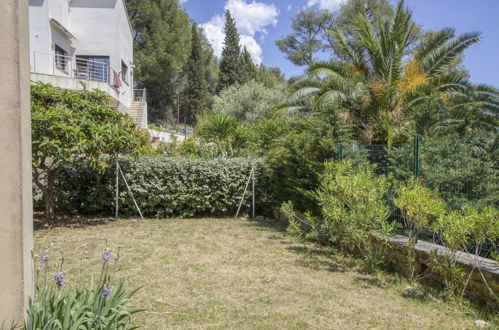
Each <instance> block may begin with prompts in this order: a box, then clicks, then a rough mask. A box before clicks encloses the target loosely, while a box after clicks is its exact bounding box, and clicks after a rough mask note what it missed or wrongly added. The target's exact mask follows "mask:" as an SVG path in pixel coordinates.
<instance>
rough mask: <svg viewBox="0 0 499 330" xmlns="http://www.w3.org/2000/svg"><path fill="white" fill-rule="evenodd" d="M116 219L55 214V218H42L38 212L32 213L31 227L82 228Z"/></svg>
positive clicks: (37, 228)
mask: <svg viewBox="0 0 499 330" xmlns="http://www.w3.org/2000/svg"><path fill="white" fill-rule="evenodd" d="M115 221H118V220H116V219H114V218H109V217H107V218H106V217H85V216H66V215H63V216H57V217H56V218H55V219H47V218H44V217H43V216H42V215H40V214H34V215H33V229H35V230H43V229H53V228H60V227H62V228H84V227H93V226H102V225H106V224H108V223H110V222H115Z"/></svg>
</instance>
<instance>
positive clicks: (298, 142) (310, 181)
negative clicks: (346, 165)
mask: <svg viewBox="0 0 499 330" xmlns="http://www.w3.org/2000/svg"><path fill="white" fill-rule="evenodd" d="M284 124H286V125H287V130H286V131H285V132H283V135H282V136H281V137H279V138H277V139H275V140H274V141H273V143H272V145H271V147H270V148H269V150H268V151H267V152H266V154H265V156H266V157H267V160H268V164H269V169H270V175H271V184H272V189H273V191H274V192H275V195H276V198H277V199H278V200H279V201H280V202H285V201H292V202H293V204H294V205H295V206H296V207H297V208H298V210H300V211H307V210H310V211H312V212H314V213H316V214H318V213H320V209H319V207H318V205H317V201H316V196H315V194H314V192H315V190H316V189H317V188H318V187H319V183H320V180H319V177H320V175H321V173H322V171H323V170H324V161H326V160H327V159H329V158H332V157H333V156H334V155H335V154H336V146H337V143H336V142H337V137H336V135H335V127H333V126H332V125H329V124H327V123H325V122H324V121H322V120H320V119H318V118H314V117H305V118H292V119H290V120H289V121H288V122H285V121H284Z"/></svg>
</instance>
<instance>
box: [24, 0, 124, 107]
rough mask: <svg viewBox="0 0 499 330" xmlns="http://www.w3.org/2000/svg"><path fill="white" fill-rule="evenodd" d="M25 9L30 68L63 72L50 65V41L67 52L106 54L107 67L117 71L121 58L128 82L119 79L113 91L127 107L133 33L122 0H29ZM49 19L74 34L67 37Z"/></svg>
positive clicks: (51, 54) (39, 70) (58, 73)
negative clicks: (72, 37)
mask: <svg viewBox="0 0 499 330" xmlns="http://www.w3.org/2000/svg"><path fill="white" fill-rule="evenodd" d="M29 11H30V12H29V14H30V58H31V59H30V61H31V71H32V72H37V73H43V74H52V75H59V76H66V75H67V74H66V73H64V72H62V71H60V70H57V69H56V68H54V65H53V63H54V56H53V54H54V44H57V45H59V46H60V47H62V48H63V49H64V50H66V51H67V52H68V55H69V56H75V55H87V56H92V55H93V56H108V57H109V59H110V66H111V68H112V69H113V70H115V71H116V72H118V73H120V71H121V61H123V62H124V63H125V64H126V65H127V66H128V84H127V83H125V82H124V81H122V87H120V88H119V89H118V90H116V91H115V94H116V95H117V97H118V98H119V100H120V102H121V103H123V104H124V105H125V107H127V108H130V104H131V102H132V99H133V75H132V67H131V63H132V62H133V39H132V38H133V37H132V31H131V26H130V24H129V20H128V14H127V12H126V8H125V5H124V0H72V1H69V0H29ZM50 19H55V20H57V22H59V23H60V24H61V25H62V26H63V27H64V28H65V29H67V30H68V31H69V32H70V33H71V34H72V35H73V36H74V37H75V38H74V39H70V38H69V36H68V35H67V34H66V33H64V31H62V30H61V29H60V28H59V27H58V26H57V25H56V24H53V23H50ZM33 52H36V54H33ZM73 65H74V64H73ZM120 78H121V77H120ZM112 83H113V82H112V81H111V84H112Z"/></svg>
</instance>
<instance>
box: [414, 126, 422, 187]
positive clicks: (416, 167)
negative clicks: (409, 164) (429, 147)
mask: <svg viewBox="0 0 499 330" xmlns="http://www.w3.org/2000/svg"><path fill="white" fill-rule="evenodd" d="M419 140H420V137H419V135H417V134H416V135H414V147H413V160H414V163H413V174H414V178H415V179H416V180H417V179H418V177H419Z"/></svg>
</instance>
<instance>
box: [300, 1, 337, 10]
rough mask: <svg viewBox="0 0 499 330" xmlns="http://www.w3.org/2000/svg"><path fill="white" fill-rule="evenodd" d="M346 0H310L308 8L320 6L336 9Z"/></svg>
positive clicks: (321, 7)
mask: <svg viewBox="0 0 499 330" xmlns="http://www.w3.org/2000/svg"><path fill="white" fill-rule="evenodd" d="M343 2H344V0H308V1H307V6H306V7H307V8H310V7H314V6H317V5H318V6H319V8H320V9H327V10H335V9H338V8H339V7H340V5H341V4H342V3H343Z"/></svg>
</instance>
